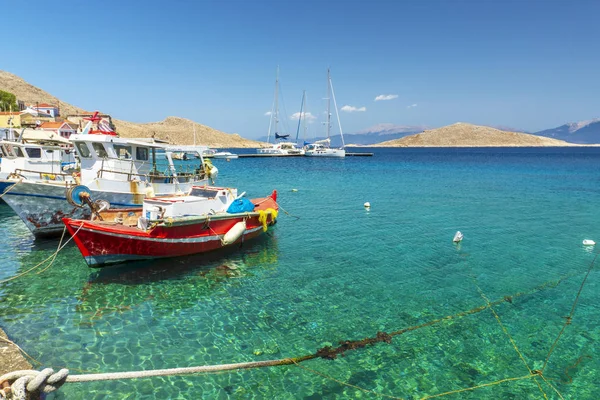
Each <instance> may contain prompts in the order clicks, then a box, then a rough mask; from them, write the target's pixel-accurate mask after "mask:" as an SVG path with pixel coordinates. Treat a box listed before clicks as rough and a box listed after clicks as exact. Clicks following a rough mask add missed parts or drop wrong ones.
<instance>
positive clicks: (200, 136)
mask: <svg viewBox="0 0 600 400" xmlns="http://www.w3.org/2000/svg"><path fill="white" fill-rule="evenodd" d="M0 90H4V91H7V92H10V93H13V94H14V95H15V96H17V99H18V100H22V101H24V102H25V103H26V104H35V103H36V102H38V103H50V104H56V105H60V112H61V115H68V114H79V113H86V111H84V110H83V109H81V108H79V107H76V106H73V105H71V104H69V103H65V102H63V101H62V100H59V99H57V98H56V97H54V96H52V95H51V94H49V93H47V92H45V91H43V90H42V89H39V88H37V87H35V86H33V85H30V84H29V83H27V82H25V81H24V80H23V79H21V78H19V77H18V76H16V75H13V74H11V73H9V72H6V71H0ZM91 111H94V110H91ZM87 112H89V111H87ZM113 122H114V124H115V126H116V127H117V133H119V135H120V136H123V137H151V136H152V135H154V136H155V137H156V138H157V139H164V140H168V141H169V142H171V143H176V144H193V143H194V133H193V131H194V127H195V129H196V143H197V144H198V145H205V146H210V147H230V148H231V147H260V145H261V144H262V143H261V142H257V141H254V140H248V139H244V138H242V137H241V136H240V135H237V134H228V133H225V132H221V131H219V130H216V129H213V128H211V127H208V126H206V125H202V124H199V123H197V122H194V121H191V120H189V119H184V118H178V117H167V118H165V119H164V120H163V121H160V122H149V123H144V124H140V123H134V122H128V121H121V120H118V119H113Z"/></svg>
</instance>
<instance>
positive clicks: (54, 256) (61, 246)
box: [0, 223, 83, 284]
mask: <svg viewBox="0 0 600 400" xmlns="http://www.w3.org/2000/svg"><path fill="white" fill-rule="evenodd" d="M82 226H83V223H82V224H81V225H80V226H79V228H77V231H75V233H74V234H73V235H72V236H71V237H70V238H69V240H67V241H66V242H65V243H64V244H62V245H61V243H60V242H59V243H58V247H57V248H56V251H55V252H54V253H52V254H51V255H50V256H48V257H47V258H45V259H44V260H42V261H40V262H39V263H37V264H36V265H34V266H33V267H31V268H29V269H28V270H27V271H24V272H21V273H20V274H18V275H15V276H11V277H10V278H7V279H4V280H1V281H0V284H2V283H6V282H10V281H12V280H14V279H17V278H20V277H22V276H23V275H26V274H28V273H30V272H31V271H33V270H34V269H36V268H39V267H40V266H41V265H43V264H44V263H45V262H46V261H48V260H50V259H51V258H52V261H50V263H49V264H48V265H47V266H46V268H44V269H43V270H41V271H39V272H38V273H42V272H44V271H45V270H47V269H48V268H50V266H51V265H52V264H53V263H54V260H56V256H57V255H58V253H59V252H60V251H61V250H62V249H64V248H65V246H66V245H67V244H69V242H70V241H71V240H73V238H74V237H75V235H77V233H78V232H79V230H80V229H81V227H82ZM66 230H67V227H66V226H65V228H64V230H63V236H62V237H61V239H60V240H61V242H62V239H63V237H64V235H65V231H66Z"/></svg>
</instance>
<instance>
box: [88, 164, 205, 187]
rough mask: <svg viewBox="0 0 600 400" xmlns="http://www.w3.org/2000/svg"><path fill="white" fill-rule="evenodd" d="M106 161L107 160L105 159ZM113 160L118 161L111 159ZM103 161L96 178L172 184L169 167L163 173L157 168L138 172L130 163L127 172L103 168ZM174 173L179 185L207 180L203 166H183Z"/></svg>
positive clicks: (171, 174) (171, 173) (171, 172)
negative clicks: (121, 178)
mask: <svg viewBox="0 0 600 400" xmlns="http://www.w3.org/2000/svg"><path fill="white" fill-rule="evenodd" d="M107 159H108V158H107ZM113 160H120V161H123V160H121V159H116V158H113ZM104 161H105V159H103V160H102V164H101V166H100V169H99V170H98V172H97V174H96V176H97V177H98V178H103V177H104V174H113V175H114V174H117V175H124V176H125V179H124V180H126V181H131V180H134V179H135V178H138V179H139V180H145V181H147V182H160V183H173V178H174V176H173V171H172V170H171V168H170V166H169V165H166V166H165V167H164V171H161V170H160V169H158V168H156V167H155V168H152V169H150V170H148V171H145V172H140V171H138V170H134V163H133V162H131V164H130V167H129V168H128V170H124V169H118V168H115V167H114V166H113V167H105V165H104ZM175 173H176V174H177V181H178V182H180V183H183V182H188V181H196V180H203V179H206V178H207V174H206V171H205V170H204V166H199V167H198V168H195V169H194V168H190V166H185V168H181V167H180V168H176V169H175Z"/></svg>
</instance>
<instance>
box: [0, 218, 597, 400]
mask: <svg viewBox="0 0 600 400" xmlns="http://www.w3.org/2000/svg"><path fill="white" fill-rule="evenodd" d="M82 226H83V224H82V225H81V226H80V227H79V229H81V227H82ZM79 229H78V230H77V231H76V232H75V234H76V233H77V232H79ZM75 234H74V235H73V236H72V237H71V239H72V238H73V237H74V236H75ZM71 239H69V241H70V240H71ZM67 243H68V241H67ZM67 243H65V245H66V244H67ZM65 245H63V246H62V247H59V249H62V248H63V247H64V246H65ZM57 251H58V250H57ZM597 256H598V254H596V257H594V260H593V261H592V263H591V264H590V267H589V268H588V271H587V273H586V275H585V277H584V279H583V282H582V283H581V285H580V287H579V291H578V293H577V296H576V297H575V301H574V304H573V306H572V307H571V313H570V314H569V316H568V317H566V318H568V320H567V322H565V325H564V326H563V329H562V330H561V331H560V333H559V335H558V337H557V339H556V340H555V342H554V344H553V345H552V346H551V348H550V351H549V352H548V355H547V357H546V363H545V364H544V368H545V366H546V364H547V362H548V359H549V358H550V356H551V355H552V352H553V351H554V349H555V347H556V343H557V342H558V340H559V339H560V337H561V336H562V334H563V332H564V331H565V329H566V326H567V325H570V323H571V320H572V318H573V315H574V313H575V308H576V305H577V303H578V301H579V297H580V295H581V292H582V290H583V287H584V285H585V282H586V280H587V278H588V276H589V275H590V273H591V271H592V269H593V265H594V262H595V260H596V258H597ZM569 277H570V276H568V275H567V276H564V277H561V278H560V279H558V280H556V281H548V282H545V283H543V284H541V285H539V286H536V287H534V288H532V289H530V290H528V291H526V292H518V293H516V294H514V295H512V296H504V297H503V298H501V299H498V300H495V301H493V302H492V301H490V300H489V299H488V298H487V296H485V294H484V293H483V291H482V290H481V289H480V288H479V286H478V285H477V282H476V281H475V284H476V286H477V288H478V290H479V292H480V295H481V296H482V298H483V299H484V301H485V302H486V304H484V305H482V306H479V307H475V308H472V309H470V310H467V311H463V312H459V313H457V314H453V315H449V316H446V317H442V318H437V319H434V320H431V321H428V322H425V323H422V324H419V325H415V326H410V327H406V328H403V329H400V330H398V331H395V332H391V333H386V332H377V334H376V335H375V337H371V338H365V339H362V340H353V341H350V340H347V341H341V342H339V344H340V345H339V346H337V347H335V348H334V347H332V346H326V347H323V348H321V349H319V350H317V351H316V352H315V353H314V354H309V355H305V356H302V357H295V358H283V359H276V360H266V361H253V362H242V363H233V364H220V365H208V366H198V367H185V368H170V369H158V370H149V371H129V372H110V373H96V374H82V375H70V376H69V375H68V374H69V370H67V369H61V370H59V371H58V372H57V373H54V371H53V370H52V369H51V368H46V369H44V370H42V371H14V372H11V373H8V374H5V375H2V376H0V387H4V389H1V390H0V400H1V399H8V398H10V399H15V400H24V399H25V398H26V396H27V395H28V394H30V393H35V392H44V393H49V392H52V391H54V390H57V389H58V388H59V387H60V386H61V385H62V384H64V383H65V382H91V381H104V380H116V379H139V378H148V377H155V376H173V375H190V374H200V373H216V372H222V371H231V370H238V369H254V368H266V367H274V366H283V365H291V364H294V365H296V366H298V367H300V368H302V369H304V370H307V371H310V372H311V373H314V374H317V375H320V376H322V377H325V378H327V379H330V380H332V381H335V382H337V383H339V384H342V385H345V386H348V387H352V388H354V389H357V390H361V391H363V392H366V393H371V394H374V395H377V396H379V397H386V398H393V399H398V397H394V396H391V395H387V394H382V393H377V392H374V391H371V390H369V389H364V388H361V387H359V386H356V385H352V384H350V383H347V382H343V381H340V380H338V379H335V378H333V377H331V376H328V375H326V374H324V373H321V372H318V371H315V370H312V369H310V368H307V367H304V366H300V365H299V363H301V362H304V361H308V360H313V359H316V358H322V359H329V360H333V359H335V358H337V356H338V355H342V356H343V355H344V353H345V352H346V351H350V350H356V349H361V348H364V347H367V346H372V345H375V344H377V343H381V342H385V343H391V341H392V338H393V337H394V336H398V335H402V334H404V333H407V332H412V331H416V330H417V329H421V328H425V327H430V326H433V325H435V324H438V323H441V322H445V321H449V320H452V319H455V318H461V317H465V316H468V315H472V314H476V313H479V312H481V311H484V310H486V309H490V310H491V311H492V313H493V314H494V316H495V317H496V319H497V321H498V323H499V324H500V326H501V327H502V329H503V331H504V332H505V334H507V335H508V337H509V339H510V341H511V344H512V345H513V347H514V348H515V350H516V351H517V353H518V354H519V357H520V358H521V360H522V361H523V362H524V363H525V366H526V367H527V369H528V371H529V372H530V373H529V374H528V375H525V376H521V377H512V378H503V379H500V380H497V381H493V382H488V383H484V384H479V385H475V386H472V387H468V388H462V389H457V390H452V391H448V392H444V393H438V394H435V395H430V396H425V397H423V398H422V400H426V399H432V398H437V397H442V396H447V395H452V394H457V393H462V392H466V391H472V390H475V389H479V388H484V387H490V386H494V385H498V384H501V383H504V382H510V381H518V380H524V379H532V378H534V382H535V383H536V384H537V386H538V388H539V389H540V391H541V393H542V394H543V396H544V398H546V399H547V398H548V397H547V395H546V393H545V392H544V391H543V389H542V387H541V386H540V383H539V382H538V381H537V380H536V379H535V378H536V377H540V378H541V379H543V380H544V381H545V382H546V383H547V384H548V385H549V386H550V387H551V388H552V389H553V390H554V391H555V392H556V394H557V395H558V396H559V397H560V398H561V399H563V396H562V395H561V394H560V392H559V391H558V390H557V389H556V387H554V386H553V385H552V384H551V383H550V382H549V381H548V380H547V379H546V378H545V377H544V375H543V368H542V369H541V370H531V368H530V367H529V366H528V365H527V362H526V360H525V358H524V357H523V355H522V353H521V352H520V351H519V349H518V347H517V345H516V343H515V341H514V340H513V339H512V337H511V336H510V334H509V333H508V330H507V329H506V328H505V326H504V324H502V321H501V320H500V317H499V315H498V314H497V313H496V311H495V310H494V308H493V307H494V306H496V305H499V304H502V303H505V302H507V303H511V304H512V302H513V299H515V298H517V297H521V296H524V295H527V294H534V293H537V292H539V291H541V290H544V289H545V288H548V287H556V286H557V285H558V284H560V283H561V282H562V281H563V280H565V279H568V278H569ZM580 360H581V358H580ZM577 364H579V362H578V363H577ZM577 364H575V365H577ZM11 381H12V382H13V383H12V385H10V386H9V387H6V386H7V385H8V383H9V382H11Z"/></svg>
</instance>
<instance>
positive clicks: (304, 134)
mask: <svg viewBox="0 0 600 400" xmlns="http://www.w3.org/2000/svg"><path fill="white" fill-rule="evenodd" d="M303 108H304V118H303V120H302V130H303V133H302V141H303V142H305V141H306V90H305V91H304V107H303Z"/></svg>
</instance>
